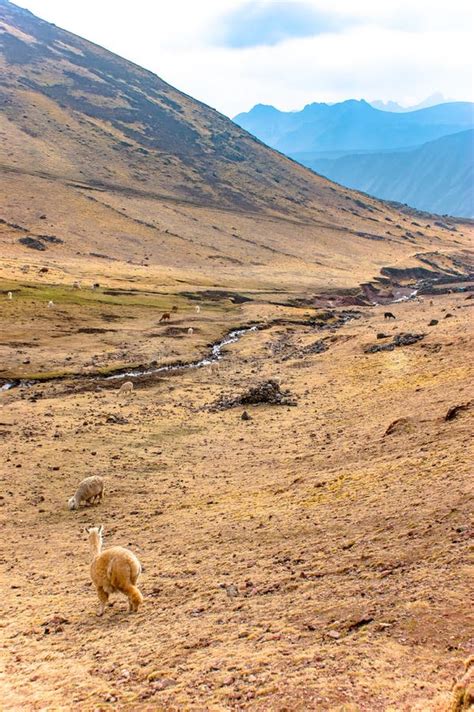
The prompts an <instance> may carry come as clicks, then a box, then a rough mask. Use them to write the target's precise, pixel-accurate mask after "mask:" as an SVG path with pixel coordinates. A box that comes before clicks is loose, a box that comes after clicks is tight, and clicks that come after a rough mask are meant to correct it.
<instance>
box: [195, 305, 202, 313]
mask: <svg viewBox="0 0 474 712" xmlns="http://www.w3.org/2000/svg"><path fill="white" fill-rule="evenodd" d="M200 311H201V307H200V306H197V307H196V314H199V312H200Z"/></svg>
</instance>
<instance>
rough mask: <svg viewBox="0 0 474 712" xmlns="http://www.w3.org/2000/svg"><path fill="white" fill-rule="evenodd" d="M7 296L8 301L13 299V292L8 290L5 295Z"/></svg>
mask: <svg viewBox="0 0 474 712" xmlns="http://www.w3.org/2000/svg"><path fill="white" fill-rule="evenodd" d="M7 296H8V299H9V300H10V301H11V300H12V299H13V294H12V292H8V295H7Z"/></svg>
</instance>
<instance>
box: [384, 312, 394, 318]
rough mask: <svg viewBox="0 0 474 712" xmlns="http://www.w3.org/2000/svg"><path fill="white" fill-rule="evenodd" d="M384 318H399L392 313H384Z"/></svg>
mask: <svg viewBox="0 0 474 712" xmlns="http://www.w3.org/2000/svg"><path fill="white" fill-rule="evenodd" d="M383 318H384V319H396V318H397V317H396V316H395V314H392V312H384V315H383Z"/></svg>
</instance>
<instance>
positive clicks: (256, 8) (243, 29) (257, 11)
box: [213, 0, 349, 49]
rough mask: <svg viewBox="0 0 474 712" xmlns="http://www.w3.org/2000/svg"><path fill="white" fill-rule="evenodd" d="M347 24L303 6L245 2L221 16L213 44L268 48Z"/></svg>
mask: <svg viewBox="0 0 474 712" xmlns="http://www.w3.org/2000/svg"><path fill="white" fill-rule="evenodd" d="M348 23H349V18H348V17H347V16H346V17H345V19H344V21H343V20H342V19H341V18H338V17H337V16H335V15H333V14H331V13H329V12H324V11H322V10H319V9H318V8H316V7H315V6H314V5H311V4H309V3H303V2H294V1H291V0H289V1H287V2H261V1H260V2H259V1H257V2H255V1H254V2H247V3H245V5H241V6H238V7H236V8H235V9H233V10H232V11H231V12H229V13H227V14H225V15H223V16H222V17H221V18H220V19H219V21H218V22H217V23H216V26H215V28H214V33H213V35H214V37H213V39H214V42H215V43H216V44H217V45H219V46H222V47H229V48H232V49H242V48H247V47H259V46H272V45H276V44H279V43H280V42H283V41H284V40H287V39H290V38H295V37H299V38H301V37H313V36H316V35H321V34H325V33H327V32H335V31H336V32H337V31H338V30H340V29H341V28H342V27H343V26H345V25H347V24H348Z"/></svg>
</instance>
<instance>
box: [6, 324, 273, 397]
mask: <svg viewBox="0 0 474 712" xmlns="http://www.w3.org/2000/svg"><path fill="white" fill-rule="evenodd" d="M259 328H260V327H259V326H257V325H255V326H249V327H246V328H243V329H233V330H232V331H229V333H228V334H226V335H225V336H224V338H223V339H221V340H220V341H218V342H217V343H215V344H213V345H212V347H211V351H210V353H209V354H208V356H205V357H204V358H201V359H199V360H198V361H190V362H189V363H175V364H169V365H168V366H155V367H152V368H144V367H143V366H142V367H137V368H135V369H130V370H122V371H120V373H114V374H113V375H111V376H101V375H97V374H83V375H79V376H78V375H77V374H71V375H70V376H64V377H61V378H51V379H50V380H51V381H57V380H66V379H70V380H75V379H79V378H80V379H85V378H91V379H95V380H104V381H113V380H119V379H125V378H133V377H137V376H153V375H155V374H156V373H170V372H173V371H187V370H188V369H191V368H203V367H204V366H210V365H211V364H212V363H216V362H217V361H220V360H221V359H222V358H223V356H224V354H223V353H222V350H223V349H224V348H225V347H226V346H229V344H235V343H236V342H237V341H239V340H240V339H241V338H242V337H243V336H245V334H248V333H250V332H251V331H257V330H258V329H259ZM37 383H47V380H42V379H29V380H25V381H22V380H19V381H11V382H9V383H4V384H3V386H0V392H1V391H9V390H11V389H12V388H17V387H18V386H34V385H35V384H37Z"/></svg>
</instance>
